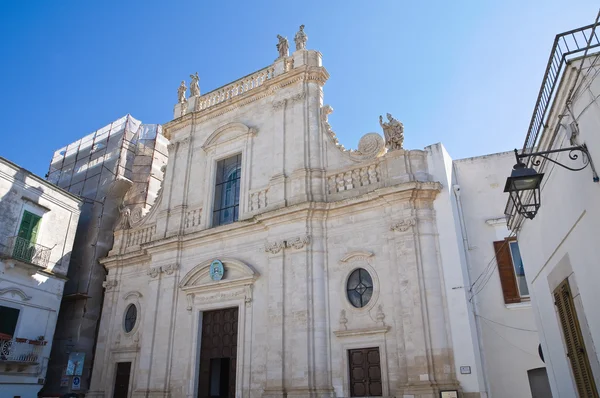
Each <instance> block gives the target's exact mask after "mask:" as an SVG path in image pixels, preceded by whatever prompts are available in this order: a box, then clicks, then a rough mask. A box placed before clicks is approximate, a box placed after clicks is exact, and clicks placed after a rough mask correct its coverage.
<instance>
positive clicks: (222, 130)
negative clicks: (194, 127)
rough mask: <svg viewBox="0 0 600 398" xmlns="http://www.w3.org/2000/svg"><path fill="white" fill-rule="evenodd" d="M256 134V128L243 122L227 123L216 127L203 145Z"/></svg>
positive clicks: (207, 146) (208, 145)
mask: <svg viewBox="0 0 600 398" xmlns="http://www.w3.org/2000/svg"><path fill="white" fill-rule="evenodd" d="M254 134H256V129H255V128H251V127H248V126H246V125H245V124H243V123H227V124H226V125H224V126H221V127H219V128H218V129H216V130H215V131H214V132H213V133H212V134H211V135H210V136H209V137H208V138H207V139H206V141H205V142H204V145H202V148H203V149H205V150H206V149H208V148H210V147H212V146H215V145H218V144H223V143H226V142H229V141H233V140H237V139H240V138H247V137H248V136H251V135H254Z"/></svg>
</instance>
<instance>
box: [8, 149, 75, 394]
mask: <svg viewBox="0 0 600 398" xmlns="http://www.w3.org/2000/svg"><path fill="white" fill-rule="evenodd" d="M80 205H81V201H80V200H79V198H78V197H76V196H75V195H72V194H70V193H68V192H66V191H64V190H62V189H60V188H58V187H56V186H55V185H53V184H50V183H48V182H47V181H45V180H44V179H42V178H40V177H37V176H36V175H34V174H32V173H30V172H29V171H27V170H25V169H23V168H21V167H19V166H17V165H16V164H14V163H12V162H10V161H8V160H6V159H4V158H1V157H0V391H1V393H0V395H1V396H2V397H35V396H37V393H38V391H39V390H40V389H41V388H42V385H43V384H44V379H45V377H46V371H47V368H48V358H49V357H50V350H51V348H52V340H53V337H54V331H55V327H56V320H57V317H58V314H59V309H60V303H61V298H62V294H63V289H64V285H65V282H66V280H67V278H66V275H67V272H68V269H69V259H70V257H71V250H72V247H73V241H74V239H75V231H76V228H77V222H78V220H79V214H80Z"/></svg>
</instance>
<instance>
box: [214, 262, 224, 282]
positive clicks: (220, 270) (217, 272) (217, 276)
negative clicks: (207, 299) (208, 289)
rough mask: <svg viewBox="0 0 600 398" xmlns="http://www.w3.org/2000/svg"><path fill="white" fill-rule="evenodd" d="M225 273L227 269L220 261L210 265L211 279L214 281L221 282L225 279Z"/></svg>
mask: <svg viewBox="0 0 600 398" xmlns="http://www.w3.org/2000/svg"><path fill="white" fill-rule="evenodd" d="M224 273H225V268H224V267H223V263H222V262H221V261H219V260H215V261H213V262H212V263H211V264H210V279H212V280H213V281H220V280H221V279H223V274H224Z"/></svg>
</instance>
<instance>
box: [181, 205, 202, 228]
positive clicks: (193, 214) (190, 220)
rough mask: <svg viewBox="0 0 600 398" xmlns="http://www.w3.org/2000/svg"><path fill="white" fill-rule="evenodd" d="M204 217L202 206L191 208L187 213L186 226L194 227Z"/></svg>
mask: <svg viewBox="0 0 600 398" xmlns="http://www.w3.org/2000/svg"><path fill="white" fill-rule="evenodd" d="M201 219H202V208H200V209H194V210H190V211H188V212H186V213H185V220H184V224H183V225H184V228H185V229H188V228H193V227H196V226H198V225H200V220H201Z"/></svg>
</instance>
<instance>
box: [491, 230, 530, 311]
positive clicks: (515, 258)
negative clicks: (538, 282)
mask: <svg viewBox="0 0 600 398" xmlns="http://www.w3.org/2000/svg"><path fill="white" fill-rule="evenodd" d="M494 249H495V251H496V262H497V263H498V273H499V275H500V284H501V285H502V294H503V295H504V302H505V303H506V304H511V303H520V302H521V301H523V300H529V287H528V286H527V280H526V279H525V269H524V268H523V259H522V258H521V252H520V250H519V244H518V243H517V241H516V240H509V239H505V240H501V241H497V242H494Z"/></svg>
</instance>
